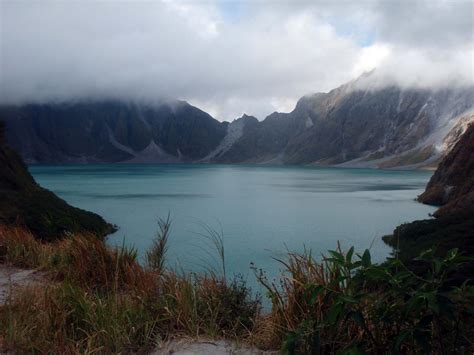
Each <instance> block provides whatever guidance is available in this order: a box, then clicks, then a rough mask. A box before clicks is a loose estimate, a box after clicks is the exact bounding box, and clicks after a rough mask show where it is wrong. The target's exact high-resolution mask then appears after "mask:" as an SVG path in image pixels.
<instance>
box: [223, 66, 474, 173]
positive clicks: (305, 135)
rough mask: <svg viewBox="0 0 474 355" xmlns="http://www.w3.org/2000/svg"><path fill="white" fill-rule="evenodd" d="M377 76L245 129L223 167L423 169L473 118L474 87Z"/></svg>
mask: <svg viewBox="0 0 474 355" xmlns="http://www.w3.org/2000/svg"><path fill="white" fill-rule="evenodd" d="M376 78H377V77H376V76H374V75H373V73H367V74H365V75H362V76H361V77H359V78H358V79H357V80H353V81H351V82H349V83H347V84H345V85H342V86H340V87H339V88H337V89H334V90H332V91H330V92H329V93H317V94H313V95H308V96H305V97H303V98H301V99H300V100H299V101H298V104H297V105H296V108H295V109H294V110H293V111H292V112H290V113H273V114H271V115H270V116H268V117H267V118H266V119H265V120H264V121H262V122H259V123H253V125H249V126H248V127H247V126H246V127H245V128H244V132H245V133H244V134H243V135H242V137H241V138H240V139H239V140H238V141H236V142H235V144H234V145H233V146H232V147H231V148H230V149H229V150H228V151H226V152H225V153H223V154H221V155H220V156H219V157H217V158H216V161H219V162H258V163H284V164H319V165H338V164H343V165H345V166H355V167H383V168H391V167H400V166H408V167H417V166H426V165H431V164H436V162H437V161H438V159H439V157H440V156H441V155H443V154H444V152H445V151H446V150H449V149H450V148H451V147H452V145H453V144H454V143H455V141H456V137H459V135H460V134H462V132H463V131H464V130H465V127H466V123H467V122H469V121H471V120H472V119H473V114H472V110H473V108H474V88H473V87H465V88H456V87H455V88H444V89H431V90H430V89H421V88H406V89H404V88H401V87H400V86H396V85H390V86H381V85H380V84H379V83H378V82H377V80H375V79H376Z"/></svg>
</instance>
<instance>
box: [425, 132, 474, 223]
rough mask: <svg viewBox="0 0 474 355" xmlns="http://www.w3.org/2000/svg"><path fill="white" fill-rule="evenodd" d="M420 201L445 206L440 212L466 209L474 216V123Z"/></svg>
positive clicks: (446, 212)
mask: <svg viewBox="0 0 474 355" xmlns="http://www.w3.org/2000/svg"><path fill="white" fill-rule="evenodd" d="M419 201H421V202H423V203H426V204H431V205H438V206H442V207H441V208H440V209H439V210H438V211H436V213H435V215H437V216H443V215H449V214H455V213H458V214H459V213H466V212H471V213H472V215H473V216H474V124H471V125H470V126H469V128H468V129H467V131H466V132H465V133H464V134H463V136H462V137H461V139H460V140H459V141H458V143H457V144H456V145H455V146H454V148H453V149H452V150H451V152H450V153H449V154H448V155H447V156H446V157H445V158H444V159H443V160H442V161H441V163H440V164H439V166H438V169H437V170H436V172H435V174H434V175H433V176H432V177H431V180H430V182H429V183H428V186H427V187H426V191H425V192H424V193H423V194H421V195H420V197H419ZM473 218H474V217H473Z"/></svg>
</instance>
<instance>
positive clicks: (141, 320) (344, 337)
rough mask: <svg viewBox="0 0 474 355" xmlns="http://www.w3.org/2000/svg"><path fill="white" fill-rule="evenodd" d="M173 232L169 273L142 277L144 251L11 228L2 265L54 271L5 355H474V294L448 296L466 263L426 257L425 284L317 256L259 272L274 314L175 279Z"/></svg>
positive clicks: (25, 297)
mask: <svg viewBox="0 0 474 355" xmlns="http://www.w3.org/2000/svg"><path fill="white" fill-rule="evenodd" d="M167 223H169V220H168V222H167ZM164 227H166V226H164ZM164 230H165V231H169V228H168V227H166V228H164V229H162V230H161V233H159V234H158V237H157V238H158V240H157V244H155V245H158V248H157V249H156V250H155V251H156V253H154V257H156V259H155V261H157V263H156V265H157V266H158V267H147V268H143V267H142V266H140V265H139V264H138V262H137V260H136V257H137V254H136V251H134V250H133V249H127V248H124V247H122V248H118V249H109V248H107V247H106V246H105V244H104V243H103V242H101V241H98V240H97V239H94V238H92V237H90V236H74V237H70V238H66V239H63V240H61V241H58V242H55V243H53V244H43V243H41V242H38V241H37V240H35V239H34V237H33V236H32V235H31V234H30V233H28V232H27V231H24V230H22V229H20V228H12V229H7V228H4V227H1V228H0V257H1V258H2V259H3V260H4V261H6V262H9V263H11V264H14V265H19V266H25V267H35V268H42V269H45V270H48V271H49V274H50V275H51V278H52V280H53V281H54V282H52V283H50V284H48V285H46V286H45V287H34V288H27V289H23V290H21V291H20V292H17V293H16V295H15V297H14V298H12V299H11V300H10V301H9V302H8V303H7V304H6V305H5V306H3V307H0V339H1V341H0V345H1V346H2V347H3V348H4V349H5V350H8V349H12V350H15V351H16V352H20V353H22V352H39V353H128V352H137V351H138V352H139V351H146V350H148V349H150V348H152V347H154V346H155V345H156V343H157V342H160V341H162V340H166V339H167V338H169V337H175V336H188V337H206V338H214V339H216V338H226V339H234V340H237V341H240V342H247V343H251V344H255V345H257V346H259V347H261V348H264V349H275V348H281V349H282V350H283V352H287V353H315V354H318V353H337V352H347V353H361V352H369V353H387V352H393V353H398V352H402V353H403V352H405V353H417V352H420V353H448V352H454V353H463V352H466V351H469V349H472V348H473V344H472V341H471V340H470V339H472V337H473V336H474V334H473V333H472V329H474V328H473V326H474V324H473V317H472V310H473V307H472V305H473V304H474V289H473V288H472V287H469V286H468V285H463V286H461V287H453V286H452V285H450V284H449V275H451V274H452V272H453V271H455V270H457V268H458V267H459V265H460V264H461V263H462V262H463V260H465V259H463V258H462V257H461V256H460V255H459V253H457V251H452V252H450V253H449V254H448V255H447V256H446V257H444V258H439V257H436V256H435V253H433V252H428V253H425V254H423V255H422V256H420V262H421V261H423V262H426V263H428V264H429V265H431V266H430V267H431V272H430V273H429V274H427V275H425V276H423V277H422V276H420V275H416V274H414V273H413V272H411V271H410V270H408V269H407V268H406V267H405V266H404V265H403V264H402V263H401V262H399V261H398V260H391V261H389V262H387V264H386V265H374V264H372V263H371V260H370V253H369V251H366V252H365V253H364V254H362V255H356V254H355V253H354V249H353V248H351V249H350V250H349V251H348V252H347V253H343V252H342V251H341V250H340V249H337V250H335V251H329V254H328V256H327V257H323V258H322V259H321V261H316V260H315V259H314V258H313V256H312V255H311V252H310V251H305V252H304V253H302V254H297V253H288V256H287V258H286V259H280V260H278V261H279V262H280V263H281V265H282V266H283V269H284V272H283V274H282V275H281V277H280V279H278V280H277V281H275V280H268V279H266V278H265V274H264V273H263V271H261V270H255V271H256V276H257V279H258V281H259V282H260V283H261V284H262V285H263V286H264V287H265V288H266V290H267V293H268V297H269V298H270V300H271V302H272V309H271V311H270V312H269V313H263V312H262V311H261V307H260V300H259V299H258V298H256V297H255V296H253V295H252V293H251V291H250V290H249V288H248V287H247V286H246V283H245V282H244V281H242V280H240V279H238V278H234V279H233V280H228V279H226V278H225V277H224V276H223V275H220V276H218V274H219V273H218V272H214V271H211V272H208V273H206V274H199V275H197V274H193V273H178V272H176V271H173V270H169V269H166V267H165V263H164V260H166V259H165V258H166V255H165V254H166V249H167V248H166V241H167V237H166V238H163V237H162V236H163V235H164V234H163V231H164ZM167 233H168V232H166V233H165V234H166V236H167V235H168V234H167ZM219 235H220V234H219ZM215 240H217V241H222V238H216V239H215ZM218 244H219V243H218ZM221 244H222V248H220V249H218V252H219V255H220V250H221V251H222V255H223V251H224V249H223V243H221ZM221 244H219V245H221ZM221 259H222V272H221V273H222V274H224V273H225V259H224V258H223V257H221Z"/></svg>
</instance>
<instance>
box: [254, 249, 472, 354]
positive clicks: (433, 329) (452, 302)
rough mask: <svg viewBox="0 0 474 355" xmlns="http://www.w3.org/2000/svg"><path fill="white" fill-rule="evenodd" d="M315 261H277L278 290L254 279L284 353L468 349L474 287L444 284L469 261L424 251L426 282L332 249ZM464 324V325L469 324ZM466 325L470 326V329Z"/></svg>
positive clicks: (396, 264)
mask: <svg viewBox="0 0 474 355" xmlns="http://www.w3.org/2000/svg"><path fill="white" fill-rule="evenodd" d="M329 255H330V256H329V257H325V258H323V260H322V262H321V263H317V262H316V261H315V260H314V259H313V258H312V256H311V254H310V253H304V254H301V255H298V254H290V255H289V259H288V261H281V262H282V263H283V265H284V267H285V268H286V273H287V275H286V277H284V278H282V280H281V285H280V286H279V287H276V286H275V285H274V284H271V283H269V282H268V280H267V279H266V278H265V277H264V275H263V274H262V273H258V274H257V276H258V277H259V280H260V282H261V283H262V284H263V285H264V286H265V287H266V288H267V290H268V292H269V295H270V297H271V299H272V301H273V309H272V321H273V322H274V324H275V328H276V329H279V330H280V332H279V333H277V335H279V337H280V338H277V342H278V341H282V342H283V348H282V349H283V351H284V352H287V353H315V354H319V353H327V352H331V353H332V352H339V351H343V352H369V353H386V352H392V353H399V352H412V353H413V352H414V353H418V352H419V353H431V352H434V353H446V352H449V353H458V352H465V351H467V349H472V346H473V344H472V341H471V339H473V336H474V333H473V327H472V325H473V324H474V323H473V313H472V312H473V307H472V305H473V304H474V289H473V288H472V287H469V286H467V285H466V284H464V285H463V286H461V287H453V286H449V285H448V284H447V281H448V275H449V274H450V273H451V272H452V271H453V270H456V268H458V267H459V265H460V264H462V263H463V262H465V261H466V258H463V257H462V256H460V255H459V253H458V251H457V250H452V251H450V252H449V253H448V254H447V255H446V256H445V257H444V258H440V257H437V256H435V253H434V251H433V250H428V251H426V252H424V253H422V255H420V257H419V258H418V260H419V261H420V262H425V263H427V264H429V265H430V271H429V272H428V273H426V274H425V275H423V277H421V276H418V275H416V274H414V273H413V272H412V271H410V270H409V269H407V268H406V267H405V266H404V264H403V263H401V262H400V261H399V260H397V259H392V260H390V261H388V262H386V263H384V264H382V265H374V264H372V262H371V258H370V253H369V251H368V250H366V251H365V252H364V253H363V254H362V255H357V257H356V260H353V259H354V249H353V248H351V249H350V250H349V251H348V252H347V253H346V254H343V253H342V252H341V251H340V250H336V251H330V252H329ZM468 322H469V323H468ZM467 324H470V325H471V326H467Z"/></svg>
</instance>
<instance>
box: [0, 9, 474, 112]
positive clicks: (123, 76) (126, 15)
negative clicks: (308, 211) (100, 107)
mask: <svg viewBox="0 0 474 355" xmlns="http://www.w3.org/2000/svg"><path fill="white" fill-rule="evenodd" d="M473 6H474V5H473V3H472V2H471V1H397V2H395V1H373V2H372V1H361V2H359V3H357V2H346V1H341V2H337V1H336V2H334V1H333V2H304V1H303V2H299V1H298V2H291V1H288V2H285V1H278V2H272V1H254V2H228V1H196V2H182V1H133V2H131V1H130V2H112V1H110V2H109V1H80V2H78V1H52V2H51V1H1V14H0V15H1V22H0V31H1V37H0V41H1V42H0V60H1V61H0V101H1V103H14V104H17V103H27V102H50V101H69V100H81V99H104V98H117V99H124V100H143V101H146V102H157V101H161V100H164V99H165V100H166V99H182V100H187V101H189V102H190V103H192V104H194V105H196V106H198V107H200V108H202V109H204V110H206V111H208V112H209V113H210V114H212V115H213V116H214V117H216V118H217V119H219V120H233V119H235V118H236V117H238V116H241V115H242V114H243V113H244V112H245V113H247V114H251V115H255V116H257V117H258V118H260V119H262V118H264V117H265V116H266V115H267V114H269V113H271V112H273V111H290V110H291V109H292V108H293V107H294V104H295V103H296V101H297V99H298V98H299V97H301V96H303V95H305V94H309V93H313V92H318V91H328V90H330V89H333V88H335V87H337V86H339V85H341V84H343V83H344V82H346V81H349V80H351V79H354V78H356V77H357V76H359V75H361V74H362V73H363V72H364V71H368V70H371V69H373V68H377V70H376V72H375V73H376V74H377V82H378V85H382V86H383V85H387V84H390V85H392V84H397V85H401V86H405V87H429V88H438V87H444V86H452V85H458V86H459V85H462V86H465V85H474V68H473V65H474V64H473V63H474V49H473V43H474V38H473V36H474V29H473V12H474V9H473Z"/></svg>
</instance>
